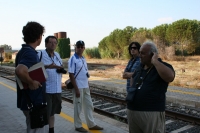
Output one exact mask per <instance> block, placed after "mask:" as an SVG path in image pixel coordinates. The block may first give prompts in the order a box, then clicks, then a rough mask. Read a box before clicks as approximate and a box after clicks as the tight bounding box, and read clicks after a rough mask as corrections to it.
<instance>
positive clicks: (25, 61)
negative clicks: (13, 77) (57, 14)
mask: <svg viewBox="0 0 200 133" xmlns="http://www.w3.org/2000/svg"><path fill="white" fill-rule="evenodd" d="M38 62H39V58H38V56H37V51H35V49H34V48H32V47H31V46H30V45H28V44H22V48H21V49H20V51H19V52H18V54H17V57H16V59H15V63H16V64H15V66H17V65H18V64H22V65H25V66H26V67H27V68H30V67H31V66H33V65H35V64H36V63H38ZM45 89H46V84H45V83H42V87H40V88H38V89H36V90H30V89H25V90H24V89H23V90H21V89H20V88H19V86H18V84H17V107H18V108H20V109H21V110H28V108H27V96H26V94H27V95H28V96H29V97H30V100H31V102H32V103H33V104H34V105H39V104H41V103H44V102H46V101H45V97H44V94H45Z"/></svg>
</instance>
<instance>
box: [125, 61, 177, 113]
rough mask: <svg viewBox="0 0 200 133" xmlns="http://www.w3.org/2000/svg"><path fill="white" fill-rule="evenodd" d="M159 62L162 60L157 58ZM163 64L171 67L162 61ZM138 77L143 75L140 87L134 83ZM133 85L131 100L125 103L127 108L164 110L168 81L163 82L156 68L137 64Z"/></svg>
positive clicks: (137, 80)
mask: <svg viewBox="0 0 200 133" xmlns="http://www.w3.org/2000/svg"><path fill="white" fill-rule="evenodd" d="M159 61H160V62H162V61H161V60H160V59H159ZM162 63H163V64H164V65H166V66H168V67H169V68H171V69H172V70H173V71H174V69H173V67H172V66H171V65H170V64H168V63H166V62H162ZM140 77H143V78H144V77H145V78H144V80H143V83H142V85H141V88H140V89H138V87H136V86H137V85H136V83H138V82H139V79H140ZM133 79H134V82H133V87H136V88H137V89H136V92H135V96H134V100H133V102H128V103H127V108H128V109H130V110H136V111H164V110H165V101H166V95H165V93H166V92H167V88H168V84H169V83H168V82H165V81H164V80H163V79H162V78H161V77H160V76H159V74H158V72H157V70H156V68H155V67H154V66H153V67H152V68H148V69H146V70H145V69H143V67H142V66H139V67H138V68H137V70H136V71H135V73H134V75H133Z"/></svg>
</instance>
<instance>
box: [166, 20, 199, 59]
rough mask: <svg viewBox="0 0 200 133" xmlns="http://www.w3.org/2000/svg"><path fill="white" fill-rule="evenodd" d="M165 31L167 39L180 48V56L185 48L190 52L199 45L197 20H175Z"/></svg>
mask: <svg viewBox="0 0 200 133" xmlns="http://www.w3.org/2000/svg"><path fill="white" fill-rule="evenodd" d="M166 33H167V34H166V36H167V39H168V41H169V42H170V43H171V44H173V45H174V46H175V48H176V49H178V50H181V53H182V56H184V51H185V50H186V51H187V53H189V54H190V53H193V52H195V49H196V48H197V47H199V45H200V24H199V21H197V20H189V19H181V20H178V21H175V22H173V23H172V24H170V25H169V27H168V29H167V32H166Z"/></svg>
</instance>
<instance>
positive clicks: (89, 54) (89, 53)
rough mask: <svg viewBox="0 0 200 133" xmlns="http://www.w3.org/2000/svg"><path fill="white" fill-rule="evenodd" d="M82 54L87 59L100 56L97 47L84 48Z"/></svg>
mask: <svg viewBox="0 0 200 133" xmlns="http://www.w3.org/2000/svg"><path fill="white" fill-rule="evenodd" d="M83 56H85V57H86V58H88V59H90V58H96V59H100V58H101V55H100V53H99V50H98V48H97V47H94V48H87V49H85V51H84V53H83Z"/></svg>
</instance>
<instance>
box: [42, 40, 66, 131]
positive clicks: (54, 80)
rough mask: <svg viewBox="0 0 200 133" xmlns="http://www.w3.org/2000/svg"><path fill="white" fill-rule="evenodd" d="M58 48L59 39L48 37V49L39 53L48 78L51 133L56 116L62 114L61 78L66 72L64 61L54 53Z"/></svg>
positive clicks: (47, 94)
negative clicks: (63, 65)
mask: <svg viewBox="0 0 200 133" xmlns="http://www.w3.org/2000/svg"><path fill="white" fill-rule="evenodd" d="M56 46H57V38H56V37H55V36H48V37H47V38H46V39H45V47H46V49H45V50H43V51H41V52H39V53H38V56H39V58H40V60H41V62H43V63H44V65H45V68H46V72H47V74H48V78H47V80H46V100H47V109H48V111H47V112H48V117H49V133H54V122H55V118H54V114H60V112H61V108H62V107H61V103H62V100H61V92H62V90H61V78H62V74H66V71H65V70H64V69H63V67H62V59H61V58H60V55H59V54H58V53H57V52H54V50H55V49H56Z"/></svg>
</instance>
